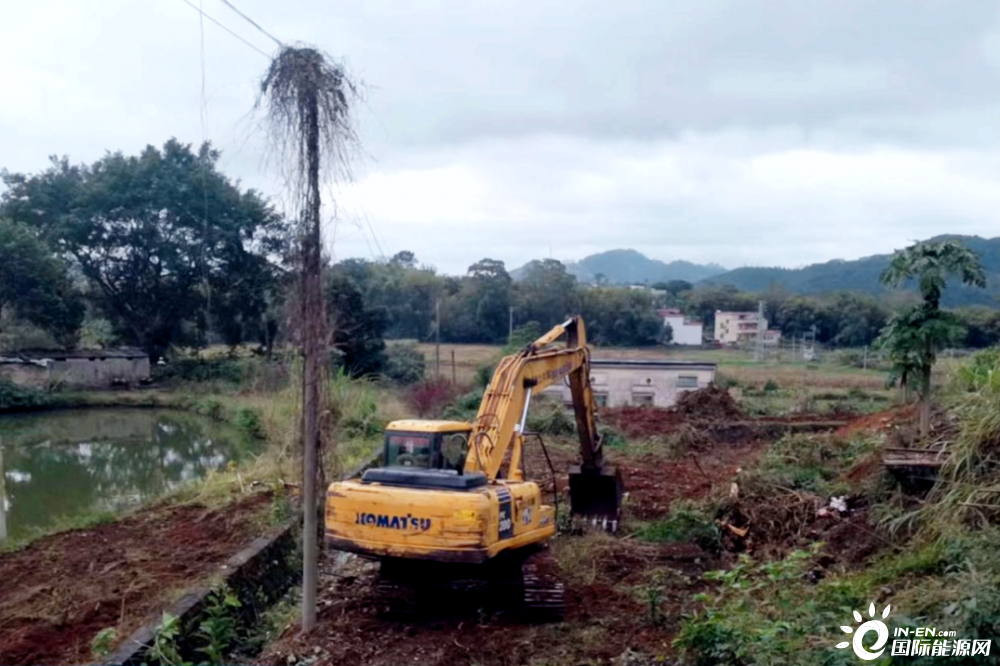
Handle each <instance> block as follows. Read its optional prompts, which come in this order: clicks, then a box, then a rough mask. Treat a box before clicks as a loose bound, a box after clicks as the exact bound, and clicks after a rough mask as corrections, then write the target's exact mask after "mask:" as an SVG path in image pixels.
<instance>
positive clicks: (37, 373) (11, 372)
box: [0, 363, 49, 389]
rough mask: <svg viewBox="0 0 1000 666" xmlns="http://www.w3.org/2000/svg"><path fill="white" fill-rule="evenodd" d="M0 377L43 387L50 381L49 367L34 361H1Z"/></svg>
mask: <svg viewBox="0 0 1000 666" xmlns="http://www.w3.org/2000/svg"><path fill="white" fill-rule="evenodd" d="M0 378H3V379H6V380H8V381H11V382H13V383H15V384H17V385H18V386H32V387H34V388H39V389H41V388H45V386H46V384H48V382H49V369H48V368H44V367H42V366H40V365H35V364H33V363H0Z"/></svg>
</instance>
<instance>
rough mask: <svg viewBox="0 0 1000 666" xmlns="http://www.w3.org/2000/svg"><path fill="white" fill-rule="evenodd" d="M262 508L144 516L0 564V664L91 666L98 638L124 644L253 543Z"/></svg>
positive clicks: (62, 537) (34, 547) (76, 533)
mask: <svg viewBox="0 0 1000 666" xmlns="http://www.w3.org/2000/svg"><path fill="white" fill-rule="evenodd" d="M269 501H270V498H269V495H268V494H266V493H260V494H256V495H253V496H251V497H248V498H246V499H243V500H240V501H238V502H236V503H234V504H232V505H230V506H227V507H225V508H223V509H208V508H206V507H204V506H201V505H196V504H189V505H182V506H173V507H159V508H153V509H149V510H145V511H141V512H139V513H137V514H136V515H134V516H131V517H128V518H125V519H124V520H121V521H118V522H115V523H109V524H107V525H100V526H98V527H95V528H92V529H84V530H73V531H69V532H62V533H59V534H55V535H52V536H49V537H44V538H42V539H39V540H37V541H34V542H33V543H31V544H30V545H29V546H27V547H26V548H24V549H22V550H19V551H16V552H13V553H8V554H4V555H0V581H2V583H0V585H2V590H3V595H2V597H0V663H3V664H70V663H86V662H88V661H90V660H91V659H92V657H91V655H90V642H91V640H92V639H93V638H94V636H95V635H96V634H97V633H98V632H99V631H101V630H102V629H104V628H106V627H114V628H115V629H116V630H117V634H118V637H119V639H124V638H125V637H127V636H128V635H129V634H130V633H131V632H133V631H134V630H135V629H137V628H138V627H139V626H140V625H141V624H142V623H143V622H144V621H145V620H146V619H147V617H148V616H149V615H150V614H151V613H155V612H157V611H158V610H159V609H160V608H162V607H163V606H164V605H165V604H167V603H168V602H169V601H171V600H172V595H174V594H176V593H177V592H178V591H180V590H182V589H184V588H186V587H190V586H192V585H194V584H196V583H197V582H198V581H199V580H200V579H203V578H204V577H205V576H207V575H209V574H210V573H213V572H214V571H215V570H216V568H217V567H218V566H219V565H220V564H222V563H223V562H225V561H226V560H227V559H228V558H229V557H231V556H232V555H234V554H235V553H236V552H237V551H238V550H239V549H240V548H241V547H242V546H244V545H246V544H247V543H249V542H250V541H251V540H252V539H253V538H255V537H256V536H258V535H259V534H260V533H262V531H263V530H262V527H264V524H263V521H262V519H261V512H262V511H263V509H264V508H265V507H266V506H267V505H268V503H269Z"/></svg>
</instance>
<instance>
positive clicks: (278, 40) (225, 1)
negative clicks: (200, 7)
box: [222, 0, 284, 47]
mask: <svg viewBox="0 0 1000 666" xmlns="http://www.w3.org/2000/svg"><path fill="white" fill-rule="evenodd" d="M222 2H223V4H225V5H226V6H227V7H229V8H230V9H232V10H233V11H234V12H236V13H237V14H239V15H240V16H241V17H242V18H243V20H245V21H246V22H247V23H249V24H250V25H252V26H253V27H255V28H257V29H258V30H260V31H261V32H262V33H263V34H264V35H266V36H267V37H270V38H271V39H272V40H274V43H275V44H277V45H278V46H279V47H281V46H284V43H282V41H281V40H280V39H278V38H277V37H275V36H274V35H272V34H271V33H269V32H268V31H267V30H264V28H262V27H260V24H259V23H257V22H256V21H254V20H253V19H252V18H250V17H249V16H247V15H246V14H244V13H243V12H241V11H240V10H239V9H237V8H236V5H234V4H233V3H231V2H229V0H222Z"/></svg>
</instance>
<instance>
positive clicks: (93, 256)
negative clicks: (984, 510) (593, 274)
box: [0, 140, 1000, 374]
mask: <svg viewBox="0 0 1000 666" xmlns="http://www.w3.org/2000/svg"><path fill="white" fill-rule="evenodd" d="M219 157H220V155H219V152H218V151H216V150H214V149H213V148H212V147H211V145H209V144H204V145H202V146H200V147H199V148H198V149H197V150H196V149H194V148H193V147H192V146H191V145H186V144H182V143H180V142H178V141H176V140H170V141H168V142H167V143H166V144H164V145H163V146H162V148H157V147H154V146H149V147H147V148H146V149H145V150H143V151H142V152H141V153H140V154H138V155H133V156H126V155H124V154H121V153H110V154H108V155H106V156H105V157H103V158H101V159H100V160H97V161H96V162H94V163H93V164H90V165H73V164H70V162H69V161H68V160H67V159H66V158H60V159H56V158H53V159H52V162H51V165H50V166H49V168H48V169H46V170H44V171H42V172H40V173H36V174H16V173H9V172H3V173H2V180H3V182H4V184H5V185H6V188H7V189H6V191H5V192H4V194H3V196H2V199H0V336H2V335H4V334H5V333H6V332H8V331H9V330H10V329H14V330H23V329H24V326H25V325H28V328H29V329H30V330H36V331H43V332H44V333H45V334H46V336H47V339H48V342H49V343H51V344H58V345H62V346H68V347H72V346H76V345H85V346H93V345H105V346H110V345H119V344H125V345H135V346H138V347H141V348H143V349H145V350H147V351H148V352H149V353H150V354H151V355H152V356H153V357H154V359H155V358H159V357H160V356H162V355H163V354H165V353H166V352H167V350H168V349H169V348H170V347H172V346H193V347H200V346H205V345H207V344H211V343H222V344H227V345H237V344H241V343H248V342H249V343H256V344H259V345H260V347H261V349H262V350H270V349H271V348H272V347H273V346H274V345H275V344H276V343H280V342H282V341H283V340H287V339H288V338H289V337H290V336H293V335H294V331H292V330H290V325H289V322H291V321H292V320H293V318H292V317H290V316H289V312H290V308H292V307H294V303H292V302H291V301H292V300H293V296H292V294H293V291H294V290H293V289H291V287H292V286H293V285H292V278H291V277H290V276H291V275H292V270H291V269H292V267H293V264H294V260H295V258H294V257H293V256H292V255H291V248H292V246H293V243H292V240H293V239H291V238H289V237H288V236H287V231H286V229H288V228H291V227H293V226H294V225H287V224H285V220H284V219H283V218H282V216H281V214H280V213H279V212H278V211H277V210H276V209H275V208H274V207H273V206H272V205H271V204H270V203H269V202H268V201H267V200H266V199H265V198H264V197H263V196H262V195H260V194H259V193H257V192H255V191H253V190H246V189H242V188H241V187H240V185H239V183H237V182H234V181H233V180H231V179H229V178H228V177H226V176H225V175H224V174H222V173H221V172H220V171H219V170H218V160H219ZM326 292H327V298H328V304H329V308H328V311H329V313H330V317H331V318H332V324H333V331H334V333H333V336H334V338H333V342H334V345H335V347H336V348H337V350H338V351H337V356H338V358H339V359H340V361H341V362H342V363H344V364H345V366H346V367H347V368H348V369H349V370H350V371H351V373H352V374H367V373H369V372H375V371H378V370H379V369H380V368H381V366H382V365H383V364H384V363H385V362H386V358H385V346H384V342H383V340H384V339H387V338H388V339H400V338H406V339H415V340H420V341H428V340H434V339H438V338H439V339H440V340H441V341H442V342H461V343H484V344H498V343H506V342H507V341H508V336H509V334H510V330H511V328H512V327H514V328H520V327H528V328H529V329H538V330H544V329H546V328H548V327H550V326H552V325H554V324H556V323H558V322H559V321H561V320H562V319H563V318H564V317H565V316H566V315H567V314H570V313H580V314H582V315H583V317H584V318H585V320H586V322H587V326H588V333H589V337H590V339H591V341H593V342H594V343H596V344H598V345H603V346H612V345H614V346H634V347H641V346H653V345H658V344H666V343H669V342H670V340H671V331H670V330H669V328H665V327H664V326H663V320H662V317H660V316H659V315H658V314H657V310H658V309H659V308H663V307H672V308H678V309H680V310H681V311H682V312H684V313H685V314H686V315H688V316H690V317H692V318H693V319H696V320H698V321H701V322H702V323H703V324H704V330H705V334H706V336H707V337H709V338H710V337H711V334H712V331H713V327H714V318H715V312H716V311H717V310H741V311H756V310H757V307H758V302H759V301H763V302H764V305H765V311H766V315H767V318H768V320H769V323H770V325H771V326H772V327H774V328H779V329H780V330H781V331H782V333H783V334H784V335H785V336H795V337H801V336H803V335H805V334H809V335H810V336H812V335H813V334H815V338H816V340H817V341H818V342H821V343H827V344H830V345H833V346H839V347H856V346H864V345H869V344H872V343H873V342H874V341H875V340H876V338H877V337H878V335H879V332H880V331H881V330H882V329H883V328H884V327H885V325H886V324H887V322H889V320H890V318H891V317H892V316H893V314H895V313H897V312H899V311H901V310H903V309H905V308H907V307H910V306H912V305H913V303H914V302H915V301H916V300H917V299H918V298H919V297H918V296H917V295H915V294H912V293H901V294H898V295H897V294H893V295H892V296H890V297H880V298H876V297H874V296H870V295H866V294H860V293H855V292H839V293H833V294H827V295H822V296H801V295H795V294H791V293H789V292H787V291H784V290H782V289H780V288H769V289H766V290H764V291H762V292H759V293H748V292H743V291H739V290H738V289H736V288H735V287H732V286H716V285H709V284H702V285H692V284H691V283H688V282H685V281H682V280H674V281H670V282H666V283H659V284H655V285H651V288H649V289H630V288H627V287H623V286H613V285H607V284H594V285H592V284H584V283H581V282H579V281H578V280H577V279H576V278H575V277H574V276H573V275H572V274H570V273H568V272H567V270H566V267H565V266H564V265H563V264H562V263H561V262H559V261H556V260H552V259H545V260H539V261H532V262H530V263H529V264H528V265H527V266H526V267H525V270H524V271H523V275H522V278H521V279H520V280H517V281H515V280H514V279H512V277H511V275H510V273H509V272H508V271H507V268H506V266H505V265H504V263H503V262H502V261H499V260H496V259H491V258H483V259H480V260H478V261H470V265H469V267H468V270H467V271H466V272H465V274H463V275H458V276H454V275H443V274H440V273H438V272H437V271H436V270H435V269H434V268H433V267H431V266H429V265H426V264H420V263H419V262H418V260H417V257H415V256H414V254H413V253H412V252H409V251H402V252H398V253H397V254H395V255H394V256H393V257H391V258H389V259H385V260H362V259H347V260H344V261H341V262H338V263H336V264H329V263H327V270H326ZM955 315H956V320H957V321H958V322H960V324H961V327H960V328H956V329H955V333H954V344H956V345H961V346H968V347H983V346H988V345H993V344H997V343H1000V311H998V310H997V309H996V308H988V307H971V308H963V309H960V310H957V311H955ZM19 327H20V328H19ZM7 337H8V339H9V338H10V337H11V336H10V335H8V336H7ZM28 337H29V338H30V336H28ZM33 339H38V338H37V336H36V338H33Z"/></svg>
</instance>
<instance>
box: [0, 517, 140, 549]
mask: <svg viewBox="0 0 1000 666" xmlns="http://www.w3.org/2000/svg"><path fill="white" fill-rule="evenodd" d="M123 515H125V514H121V513H115V512H113V511H101V510H94V511H90V512H86V513H81V514H75V515H73V516H63V517H59V518H56V519H55V520H53V521H52V522H51V523H49V524H48V525H46V526H44V527H35V528H32V529H29V530H28V531H26V532H25V533H23V534H22V535H20V536H18V537H9V538H7V539H4V540H3V541H0V553H12V552H14V551H17V550H21V549H22V548H24V547H25V546H27V545H28V544H30V543H31V542H32V541H35V540H37V539H41V538H43V537H47V536H49V535H52V534H57V533H59V532H69V531H70V530H86V529H91V528H93V527H97V526H98V525H106V524H108V523H113V522H115V521H116V520H120V519H121V518H122V517H123Z"/></svg>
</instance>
